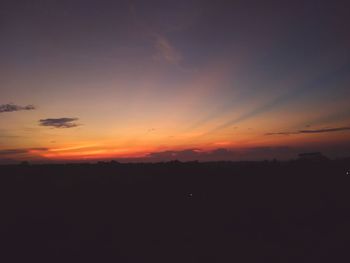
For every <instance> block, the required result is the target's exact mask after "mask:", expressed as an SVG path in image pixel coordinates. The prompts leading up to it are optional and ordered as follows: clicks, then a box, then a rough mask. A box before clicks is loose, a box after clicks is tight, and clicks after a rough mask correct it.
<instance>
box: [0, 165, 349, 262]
mask: <svg viewBox="0 0 350 263" xmlns="http://www.w3.org/2000/svg"><path fill="white" fill-rule="evenodd" d="M348 163H349V162H347V161H346V160H342V161H340V160H339V161H326V162H297V161H294V162H241V163H231V162H213V163H197V162H190V163H181V162H170V163H158V164H119V163H100V164H70V165H9V166H1V167H0V173H1V177H0V195H1V196H0V200H1V201H0V202H1V219H0V220H1V221H0V222H1V224H0V231H1V239H2V241H3V242H2V243H3V245H2V248H3V252H4V253H2V257H5V256H6V257H7V259H6V260H5V261H3V262H24V261H29V260H30V261H32V262H37V261H45V262H67V261H68V262H86V261H92V262H181V263H185V262H342V261H344V262H347V260H345V256H346V255H347V252H346V251H347V250H348V245H349V240H350V223H349V220H350V203H349V201H350V191H349V186H350V181H349V180H350V177H348V176H347V171H348V170H349V168H350V167H349V166H348Z"/></svg>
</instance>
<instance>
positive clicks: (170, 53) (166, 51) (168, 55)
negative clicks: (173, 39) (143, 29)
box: [154, 34, 183, 65]
mask: <svg viewBox="0 0 350 263" xmlns="http://www.w3.org/2000/svg"><path fill="white" fill-rule="evenodd" d="M154 36H155V41H154V47H155V49H156V50H157V53H156V55H155V56H154V58H155V59H156V60H163V61H166V62H168V63H170V64H175V65H177V64H179V63H180V62H181V61H182V59H183V58H182V55H181V53H180V52H179V51H178V50H177V49H176V48H175V47H174V46H173V45H172V44H171V43H170V41H169V40H168V39H167V38H165V37H164V36H162V35H159V34H155V35H154Z"/></svg>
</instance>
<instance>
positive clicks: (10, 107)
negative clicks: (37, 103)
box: [0, 103, 35, 113]
mask: <svg viewBox="0 0 350 263" xmlns="http://www.w3.org/2000/svg"><path fill="white" fill-rule="evenodd" d="M22 110H35V107H34V106H33V105H27V106H19V105H16V104H13V103H9V104H0V113H4V112H14V111H22Z"/></svg>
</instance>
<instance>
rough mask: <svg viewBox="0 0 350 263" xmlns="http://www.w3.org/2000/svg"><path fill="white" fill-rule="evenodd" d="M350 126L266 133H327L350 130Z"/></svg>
mask: <svg viewBox="0 0 350 263" xmlns="http://www.w3.org/2000/svg"><path fill="white" fill-rule="evenodd" d="M349 130H350V127H337V128H328V129H317V130H299V131H295V132H271V133H266V134H265V135H268V136H270V135H295V134H312V133H326V132H338V131H349Z"/></svg>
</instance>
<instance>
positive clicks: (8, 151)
mask: <svg viewBox="0 0 350 263" xmlns="http://www.w3.org/2000/svg"><path fill="white" fill-rule="evenodd" d="M47 150H48V149H47V148H19V149H5V150H0V156H7V155H18V154H27V153H32V152H42V151H47Z"/></svg>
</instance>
